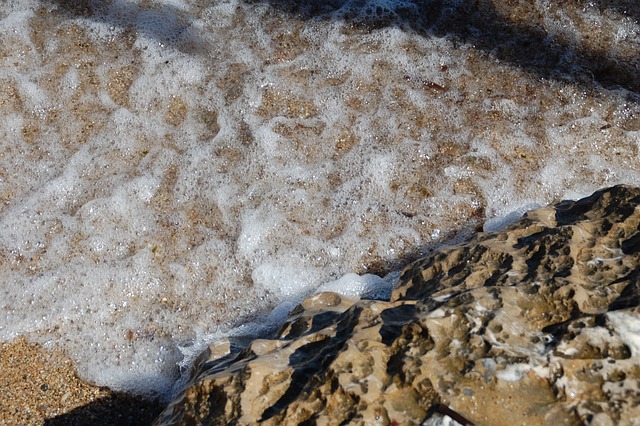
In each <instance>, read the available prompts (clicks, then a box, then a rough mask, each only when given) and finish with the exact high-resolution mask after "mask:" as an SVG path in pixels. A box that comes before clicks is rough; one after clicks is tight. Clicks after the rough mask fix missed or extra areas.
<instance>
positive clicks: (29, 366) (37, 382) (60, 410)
mask: <svg viewBox="0 0 640 426" xmlns="http://www.w3.org/2000/svg"><path fill="white" fill-rule="evenodd" d="M0 371H2V375H0V425H16V424H20V425H84V424H92V425H100V426H106V425H149V424H151V423H153V421H154V420H155V419H156V417H157V416H158V415H159V414H160V412H161V411H162V409H163V408H164V405H162V404H161V403H159V402H158V401H149V400H146V399H144V398H142V397H139V396H135V395H130V394H126V393H121V392H114V391H112V390H110V389H108V388H104V387H98V386H94V385H91V384H89V383H86V382H85V381H83V380H81V379H80V378H79V377H78V375H77V374H76V371H75V369H74V368H73V363H72V361H71V360H70V359H69V358H68V357H66V356H65V355H64V353H63V352H62V351H60V350H50V349H46V348H43V347H42V346H41V345H38V344H37V343H30V342H28V340H27V339H26V338H25V337H19V338H17V339H16V340H13V341H11V342H3V343H0Z"/></svg>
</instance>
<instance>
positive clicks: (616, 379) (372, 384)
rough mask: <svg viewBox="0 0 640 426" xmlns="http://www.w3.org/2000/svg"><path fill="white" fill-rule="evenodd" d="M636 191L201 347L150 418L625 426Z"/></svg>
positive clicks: (632, 400)
mask: <svg viewBox="0 0 640 426" xmlns="http://www.w3.org/2000/svg"><path fill="white" fill-rule="evenodd" d="M639 204H640V189H636V188H631V187H626V186H617V187H613V188H610V189H606V190H602V191H598V192H596V193H595V194H593V195H592V196H590V197H588V198H585V199H582V200H580V201H577V202H573V201H563V202H561V203H559V204H556V205H554V206H551V207H547V208H543V209H540V210H536V211H532V212H529V213H528V214H527V215H526V216H525V217H524V218H523V219H521V220H520V221H519V222H517V223H515V224H514V225H512V226H510V227H509V228H507V229H504V230H502V231H499V232H493V233H479V234H477V235H476V236H475V237H474V238H473V239H471V240H470V241H468V242H466V243H464V244H460V245H456V246H451V247H448V248H446V249H443V250H440V251H438V252H437V253H435V254H433V255H431V256H429V257H426V258H424V259H422V260H419V261H417V262H415V263H413V264H411V265H409V266H408V267H407V268H406V269H405V270H404V272H403V274H402V276H401V278H400V280H399V283H398V285H397V287H396V289H395V290H394V292H393V294H392V297H391V299H390V300H389V301H373V300H360V301H354V300H348V299H346V298H344V297H341V296H339V295H337V294H333V293H322V294H318V295H314V296H312V297H310V298H308V299H306V300H305V301H304V302H303V303H302V304H301V305H300V306H299V307H298V308H297V309H296V310H295V311H294V312H292V313H291V315H290V318H289V320H288V321H287V323H286V324H285V325H284V326H283V328H282V329H281V330H280V331H279V333H278V334H277V336H276V337H275V338H273V339H263V340H255V341H253V342H251V343H250V344H249V345H248V346H247V347H246V348H245V349H244V350H241V351H239V352H237V351H235V352H234V351H230V352H228V353H227V354H226V355H225V354H224V353H222V354H220V349H221V347H220V346H217V347H212V348H211V349H210V350H209V351H208V352H207V353H206V354H204V355H203V357H202V358H201V363H199V365H198V366H197V368H195V370H194V373H193V378H192V381H191V383H190V385H189V386H188V387H187V388H186V390H185V391H184V392H183V393H182V394H181V395H179V396H178V397H177V398H176V400H175V401H173V402H172V404H171V405H170V406H169V407H168V408H167V409H166V410H165V412H164V413H163V415H162V416H161V417H160V418H159V419H158V424H173V423H180V424H256V423H263V424H270V425H280V424H290V425H293V424H326V425H334V424H335V425H338V424H366V425H372V424H381V425H394V424H395V425H399V424H420V423H422V422H425V421H428V420H429V419H434V418H436V417H438V416H443V415H448V416H450V417H452V418H453V419H455V420H456V421H457V422H459V423H462V424H464V423H468V424H472V423H473V424H478V425H482V424H487V425H489V424H490V425H513V424H527V425H536V424H554V425H561V424H566V425H574V424H584V423H590V424H597V425H613V424H632V423H633V422H634V419H638V418H640V383H639V378H640V308H639V307H638V306H639V302H640V290H639V288H638V287H639V286H640V262H639V260H640V207H638V205H639Z"/></svg>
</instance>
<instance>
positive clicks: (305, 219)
mask: <svg viewBox="0 0 640 426" xmlns="http://www.w3.org/2000/svg"><path fill="white" fill-rule="evenodd" d="M639 20H640V7H638V6H637V5H636V4H635V2H628V1H627V2H625V1H610V2H598V1H596V2H582V1H578V0H575V1H569V2H547V1H535V2H528V1H527V2H525V1H515V2H509V5H508V6H507V5H503V4H502V3H501V2H495V3H493V2H491V1H488V0H486V1H481V2H466V1H453V0H451V1H447V0H442V1H410V0H406V1H403V0H377V1H373V0H362V1H360V0H358V1H356V0H353V1H350V0H333V1H329V2H322V1H310V2H305V1H294V0H290V1H276V0H273V1H267V0H263V1H240V0H227V1H216V0H211V1H207V2H202V1H195V0H167V1H160V0H78V1H65V0H48V1H45V0H43V1H36V0H20V1H17V0H12V1H5V2H3V3H2V4H1V5H0V120H1V121H0V122H1V124H0V229H1V231H0V277H2V278H1V279H0V339H1V340H10V339H13V338H15V337H17V336H21V335H28V336H29V337H30V338H32V339H34V340H37V341H40V342H45V343H46V344H47V345H61V346H62V347H64V348H65V350H66V351H67V352H68V353H69V355H70V356H71V357H72V358H73V359H74V360H75V361H76V365H77V366H78V369H79V372H80V373H81V374H82V375H83V377H85V378H87V379H89V380H92V381H94V382H96V383H98V384H100V385H107V386H110V387H112V388H114V389H124V390H130V391H135V392H142V393H159V394H161V395H165V396H166V395H167V392H170V389H171V386H172V383H173V382H174V381H175V380H176V378H177V377H178V373H179V371H178V367H177V365H178V364H180V363H181V362H182V363H183V364H184V361H183V358H184V356H185V354H186V355H187V356H191V355H193V353H194V352H195V351H196V349H197V348H200V347H202V345H203V344H204V343H205V342H207V341H209V340H212V339H216V338H220V337H223V336H225V335H227V334H228V333H229V332H230V330H231V329H232V328H233V327H237V326H243V327H244V328H246V329H248V330H255V329H256V327H257V325H256V323H255V322H254V320H255V319H256V318H260V320H259V323H261V324H263V323H268V322H269V321H272V322H277V321H278V320H279V319H282V318H283V316H284V315H286V311H287V308H288V307H290V306H292V305H293V304H294V303H296V301H297V300H299V299H300V298H301V297H302V296H304V295H307V294H309V293H311V292H313V291H315V290H316V289H318V288H320V287H321V286H323V287H322V288H325V289H326V288H330V289H333V290H340V289H342V291H344V292H345V293H348V294H350V295H353V294H363V293H365V294H369V295H370V294H373V293H375V292H376V291H378V290H379V289H380V288H383V289H384V288H385V286H386V287H387V288H388V286H389V284H390V282H391V280H392V278H393V277H394V276H396V275H397V274H396V275H393V274H392V275H390V276H389V278H387V280H386V281H385V280H382V279H381V278H380V277H382V276H385V275H386V274H388V273H390V272H392V271H394V270H396V269H397V268H399V267H401V266H402V265H403V264H405V263H406V262H408V261H409V260H411V259H414V258H416V257H418V256H420V255H421V254H424V253H427V252H429V251H430V250H431V249H433V247H435V246H437V245H438V244H441V243H443V242H446V241H448V240H451V239H452V238H463V237H464V236H466V235H469V234H470V233H471V232H472V231H473V230H475V229H479V228H480V227H481V226H482V225H483V223H484V222H485V221H489V222H488V223H489V226H488V228H492V227H495V226H499V223H500V221H499V220H496V218H503V217H508V215H509V214H510V213H512V212H522V211H525V210H526V209H527V208H530V207H531V206H534V205H544V204H547V203H549V202H553V201H558V200H561V199H564V198H576V197H580V196H585V195H588V194H590V193H591V192H593V191H594V190H596V189H599V188H601V187H604V186H609V185H614V184H618V183H628V184H638V183H639V182H640V162H639V153H638V150H639V148H640V95H639V94H638V91H639V90H640V71H639V61H640V59H639V58H640V24H639ZM355 274H359V275H361V277H358V276H357V275H355ZM365 274H369V275H365ZM276 307H278V308H277V309H276V311H275V312H274V313H271V315H270V317H268V318H267V319H265V316H266V315H268V314H269V312H271V311H272V310H273V309H274V308H276ZM236 332H237V333H238V332H242V327H241V329H240V331H238V330H236ZM247 332H249V331H247Z"/></svg>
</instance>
